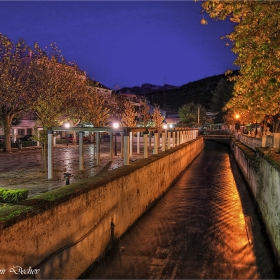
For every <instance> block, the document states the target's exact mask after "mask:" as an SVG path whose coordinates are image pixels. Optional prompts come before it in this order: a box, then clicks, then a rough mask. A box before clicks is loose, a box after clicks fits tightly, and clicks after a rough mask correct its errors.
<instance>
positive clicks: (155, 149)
mask: <svg viewBox="0 0 280 280" xmlns="http://www.w3.org/2000/svg"><path fill="white" fill-rule="evenodd" d="M154 154H155V155H156V154H158V132H157V131H155V132H154Z"/></svg>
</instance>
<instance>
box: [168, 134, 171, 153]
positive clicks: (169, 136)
mask: <svg viewBox="0 0 280 280" xmlns="http://www.w3.org/2000/svg"><path fill="white" fill-rule="evenodd" d="M170 138H171V132H170V131H168V132H167V149H168V150H169V149H170V140H171V139H170Z"/></svg>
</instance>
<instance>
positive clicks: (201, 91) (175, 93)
mask: <svg viewBox="0 0 280 280" xmlns="http://www.w3.org/2000/svg"><path fill="white" fill-rule="evenodd" d="M234 74H237V72H234ZM221 78H225V79H226V78H227V77H226V76H225V75H224V74H221V75H217V76H212V77H208V78H204V79H201V80H198V81H195V82H190V83H188V84H185V85H183V86H181V87H178V88H174V89H171V90H160V91H153V92H150V93H146V97H147V98H148V99H149V101H150V102H151V104H158V105H159V106H160V108H161V109H163V110H166V111H168V112H172V111H174V112H177V111H178V108H179V107H181V106H182V105H184V104H187V103H190V102H192V101H193V102H195V103H199V104H201V105H202V106H204V107H205V108H206V109H207V110H209V109H210V104H211V99H212V94H211V91H212V90H214V89H215V88H216V87H217V84H218V82H219V81H220V79H221Z"/></svg>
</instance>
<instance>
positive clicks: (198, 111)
mask: <svg viewBox="0 0 280 280" xmlns="http://www.w3.org/2000/svg"><path fill="white" fill-rule="evenodd" d="M199 113H200V108H199V107H197V127H199Z"/></svg>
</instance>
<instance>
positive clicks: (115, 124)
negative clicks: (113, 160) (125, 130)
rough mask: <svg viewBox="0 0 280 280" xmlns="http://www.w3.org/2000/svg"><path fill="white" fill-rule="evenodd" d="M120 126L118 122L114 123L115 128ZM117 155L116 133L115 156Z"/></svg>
mask: <svg viewBox="0 0 280 280" xmlns="http://www.w3.org/2000/svg"><path fill="white" fill-rule="evenodd" d="M119 126H120V124H119V123H118V122H114V123H113V128H119ZM116 155H117V133H116V132H115V156H116Z"/></svg>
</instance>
